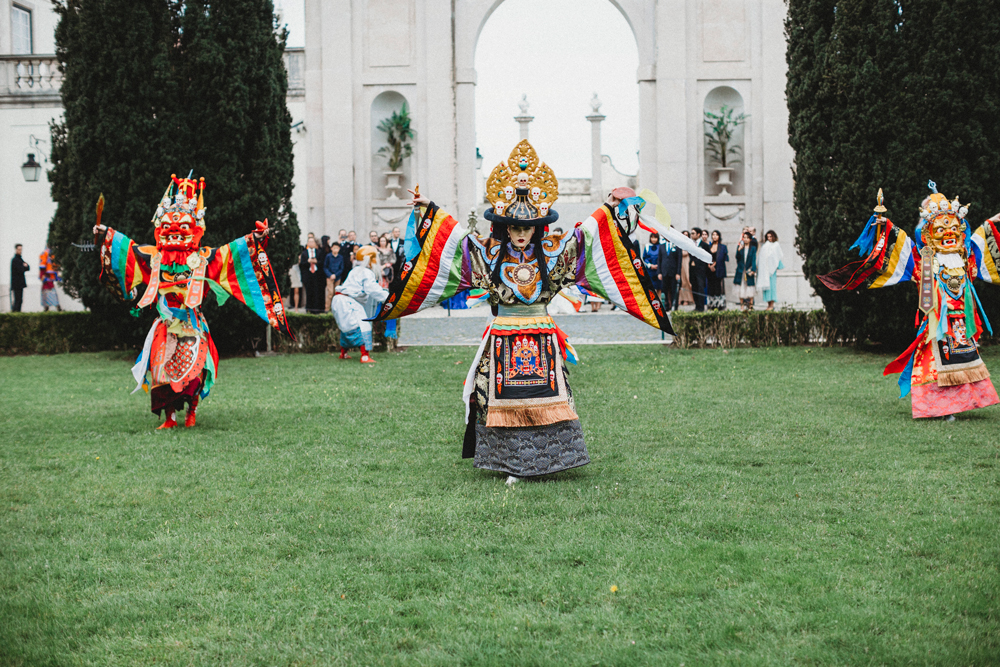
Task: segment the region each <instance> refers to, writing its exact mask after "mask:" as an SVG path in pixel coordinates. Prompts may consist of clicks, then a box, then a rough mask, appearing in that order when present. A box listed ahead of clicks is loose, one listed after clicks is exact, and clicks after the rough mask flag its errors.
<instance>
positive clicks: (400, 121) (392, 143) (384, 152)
mask: <svg viewBox="0 0 1000 667" xmlns="http://www.w3.org/2000/svg"><path fill="white" fill-rule="evenodd" d="M378 129H379V130H380V131H381V132H385V134H386V139H385V143H386V145H385V146H383V147H382V148H380V149H378V155H381V156H382V157H384V158H385V159H386V161H387V162H388V167H389V170H388V171H386V172H384V173H385V189H386V190H388V191H389V196H388V197H386V199H387V200H389V201H397V200H398V199H399V197H397V196H396V190H398V189H399V177H400V176H402V175H403V172H402V171H401V169H402V167H403V160H405V159H406V158H408V157H410V156H411V155H412V154H413V146H411V145H410V141H409V140H410V139H412V138H413V130H412V129H411V128H410V111H409V109H407V108H406V102H403V108H402V109H400V110H399V111H393V112H392V115H391V116H389V117H388V118H384V119H382V122H381V123H379V124H378Z"/></svg>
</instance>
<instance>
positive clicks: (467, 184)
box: [454, 0, 657, 214]
mask: <svg viewBox="0 0 1000 667" xmlns="http://www.w3.org/2000/svg"><path fill="white" fill-rule="evenodd" d="M503 2H504V0H468V1H467V2H461V3H456V4H455V5H454V7H455V16H454V20H455V29H454V35H455V45H454V48H455V51H454V54H455V56H454V57H455V61H454V72H455V116H456V120H457V128H456V135H455V158H456V159H455V166H456V181H457V183H456V189H457V192H456V193H455V195H456V199H457V201H458V202H459V206H460V208H461V209H462V211H463V214H464V213H465V212H466V211H467V210H468V208H470V207H471V206H473V205H474V203H475V192H476V188H475V154H476V127H475V115H476V112H475V89H474V87H475V85H476V70H475V56H476V45H477V44H478V42H479V36H480V34H481V33H482V30H483V27H484V26H485V25H486V22H487V21H489V19H490V16H492V14H493V12H495V11H496V9H497V8H498V7H499V6H500V5H501V4H503ZM608 2H610V3H611V4H612V5H613V6H614V7H615V8H616V9H617V10H618V11H619V12H621V14H622V16H623V17H624V18H625V22H626V23H627V24H628V26H629V28H630V29H631V30H632V35H633V37H634V38H635V40H636V46H637V48H638V52H639V70H638V72H636V78H637V80H638V82H639V145H640V146H641V147H642V148H643V150H642V152H641V153H640V157H639V173H640V179H641V180H642V182H649V183H650V184H653V183H655V181H656V118H657V111H656V93H655V85H656V27H655V26H656V22H655V14H656V7H655V3H653V2H648V1H643V0H608Z"/></svg>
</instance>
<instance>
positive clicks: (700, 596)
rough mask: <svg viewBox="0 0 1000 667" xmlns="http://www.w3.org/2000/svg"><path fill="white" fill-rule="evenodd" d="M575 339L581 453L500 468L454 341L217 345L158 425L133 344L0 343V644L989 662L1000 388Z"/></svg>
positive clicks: (993, 636) (196, 661) (325, 657)
mask: <svg viewBox="0 0 1000 667" xmlns="http://www.w3.org/2000/svg"><path fill="white" fill-rule="evenodd" d="M580 352H581V353H582V356H583V364H582V365H581V366H580V367H579V368H571V377H570V380H571V382H572V385H573V388H574V391H575V394H576V398H577V408H578V410H579V412H580V414H581V420H582V423H583V428H584V432H585V434H586V437H587V445H588V448H589V450H590V454H591V457H592V459H593V463H592V464H591V465H589V466H586V467H584V468H581V469H578V470H575V471H570V472H568V473H564V474H561V475H557V476H555V477H553V478H552V479H546V480H544V481H536V482H530V481H529V482H523V483H520V484H518V485H516V486H515V487H513V488H508V487H507V486H505V485H504V482H503V479H504V478H503V477H502V476H500V475H497V474H493V473H485V472H482V471H478V470H475V469H473V468H472V465H471V462H469V461H462V460H461V459H460V448H461V437H462V432H463V425H462V406H461V405H460V393H461V383H462V380H463V378H464V376H465V373H466V370H467V365H468V363H469V361H470V356H471V354H472V351H471V349H467V348H437V349H432V348H410V349H409V350H408V351H405V352H403V353H398V354H391V355H385V354H383V355H378V358H379V359H380V363H379V364H378V365H377V367H375V368H368V367H362V366H361V365H360V364H358V363H357V362H356V361H354V362H351V363H346V362H343V363H341V362H338V361H337V360H336V358H335V357H333V356H327V355H310V356H306V355H303V356H288V357H277V358H267V359H248V358H244V359H226V360H223V362H222V364H221V376H220V380H219V384H218V386H217V387H216V388H215V389H214V390H213V394H212V396H211V397H210V398H209V399H208V400H207V401H206V402H205V403H204V405H203V406H202V409H201V411H200V413H199V424H198V427H197V428H195V429H192V430H189V431H185V430H183V429H180V430H177V431H174V432H169V433H154V432H153V427H154V426H156V424H157V420H156V419H155V418H154V417H153V416H152V415H151V414H150V413H149V412H148V400H147V398H146V397H145V395H143V394H142V393H139V394H136V395H132V396H130V395H129V393H128V392H129V391H130V390H131V385H130V380H131V377H130V376H129V374H128V368H129V366H130V365H131V360H129V359H125V358H123V357H120V356H113V355H70V356H53V357H18V358H0V376H2V378H3V382H2V384H0V410H2V423H3V427H2V429H0V437H2V445H0V664H2V665H151V664H154V663H155V664H157V665H163V664H166V665H189V664H192V665H326V664H330V665H376V664H406V665H563V664H564V665H595V664H601V665H681V664H684V665H688V666H692V665H706V664H731V665H736V664H739V665H789V664H813V665H835V664H851V665H869V664H870V665H882V664H886V665H903V664H906V665H910V664H914V665H986V664H998V663H1000V622H998V615H1000V609H998V606H1000V573H998V568H1000V530H998V519H1000V407H993V408H988V409H985V410H980V411H977V412H974V413H970V414H967V415H965V416H963V417H961V418H960V419H959V421H957V422H955V423H944V422H942V421H940V420H934V421H920V422H916V421H913V420H912V419H911V418H910V412H909V400H908V399H907V400H898V399H897V398H896V396H897V392H896V388H895V383H894V381H893V380H892V379H887V378H883V377H882V376H881V369H882V366H883V365H884V364H885V362H886V361H887V359H886V358H884V357H880V356H874V355H868V354H860V353H855V352H854V351H851V350H839V349H834V350H828V349H807V348H787V349H770V350H735V351H728V352H723V351H720V350H700V351H680V350H669V349H665V348H661V347H659V346H629V347H594V346H589V347H581V348H580ZM986 361H987V363H988V364H991V365H992V367H993V369H994V370H998V369H1000V353H998V352H997V351H995V350H989V351H987V353H986Z"/></svg>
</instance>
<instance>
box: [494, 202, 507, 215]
mask: <svg viewBox="0 0 1000 667" xmlns="http://www.w3.org/2000/svg"><path fill="white" fill-rule="evenodd" d="M505 208H507V204H505V203H504V202H502V201H498V202H497V203H496V204H494V205H493V210H494V211H496V212H497V215H503V212H504V209H505Z"/></svg>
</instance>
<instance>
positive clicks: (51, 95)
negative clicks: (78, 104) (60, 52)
mask: <svg viewBox="0 0 1000 667" xmlns="http://www.w3.org/2000/svg"><path fill="white" fill-rule="evenodd" d="M61 84H62V72H60V71H59V62H58V61H57V60H56V57H55V56H54V55H0V103H7V104H27V105H35V104H46V103H49V104H51V103H59V87H60V85H61Z"/></svg>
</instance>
